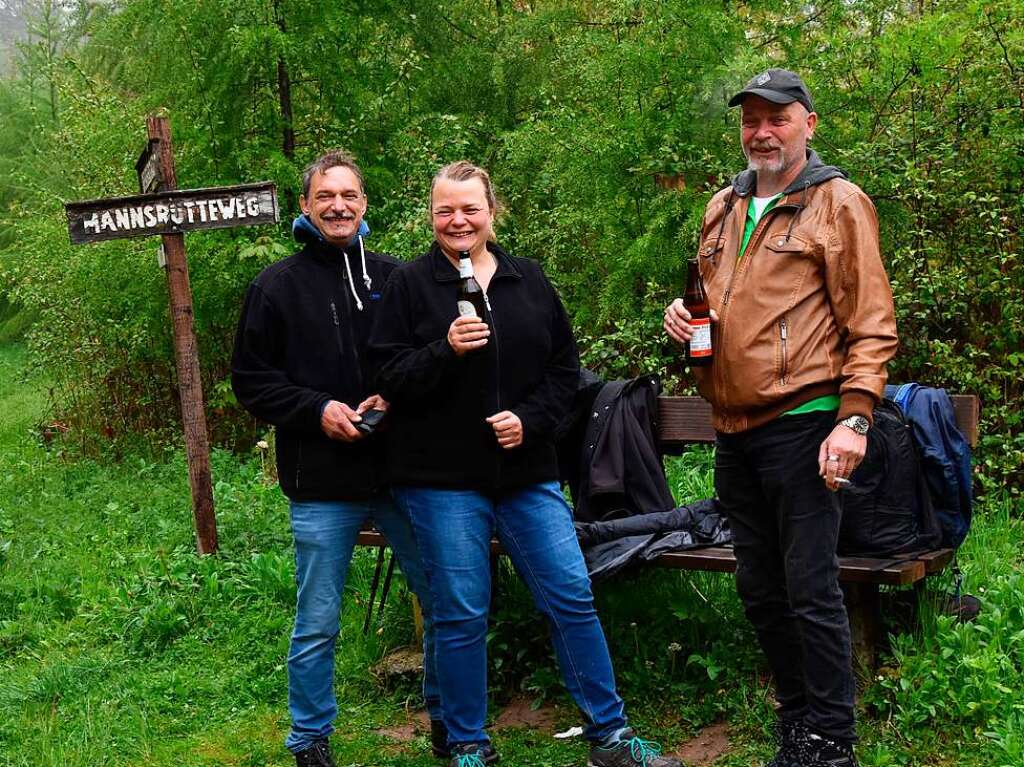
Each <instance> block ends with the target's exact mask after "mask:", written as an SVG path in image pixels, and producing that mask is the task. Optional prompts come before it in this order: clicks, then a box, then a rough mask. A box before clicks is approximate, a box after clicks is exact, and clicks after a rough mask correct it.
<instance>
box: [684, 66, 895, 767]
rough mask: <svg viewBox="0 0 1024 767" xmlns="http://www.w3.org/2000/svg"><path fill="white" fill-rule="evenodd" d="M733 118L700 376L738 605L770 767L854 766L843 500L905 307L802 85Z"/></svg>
mask: <svg viewBox="0 0 1024 767" xmlns="http://www.w3.org/2000/svg"><path fill="white" fill-rule="evenodd" d="M729 104H730V106H737V105H738V106H740V109H741V113H742V123H741V143H742V146H743V153H744V155H745V156H746V158H747V161H748V167H747V170H746V171H744V172H743V173H740V174H739V175H737V176H736V177H735V178H734V179H733V181H732V184H731V185H730V186H729V187H728V188H726V189H723V190H722V191H720V192H719V193H718V194H716V195H715V196H714V197H713V198H712V200H711V202H710V203H709V204H708V207H707V211H706V212H705V215H704V224H703V229H702V232H701V245H700V258H699V259H698V261H699V262H700V269H701V274H702V276H703V278H704V283H705V287H706V289H707V293H708V298H709V301H710V304H711V306H712V307H713V309H712V321H713V323H714V332H713V344H714V363H713V364H712V365H710V366H709V367H705V368H698V369H695V370H694V375H695V377H696V379H697V386H698V388H699V390H700V393H701V395H702V396H704V397H705V398H706V399H707V400H708V401H709V402H710V403H711V405H712V409H713V419H714V426H715V429H716V431H717V433H718V438H717V446H716V458H715V488H716V492H717V495H718V498H719V500H720V502H721V504H722V506H723V508H724V509H725V512H726V514H727V515H728V517H729V521H730V524H731V526H732V531H733V538H734V545H735V552H736V561H737V573H736V585H737V590H738V592H739V594H740V598H741V599H742V601H743V605H744V608H745V611H746V614H747V617H748V618H749V619H750V621H751V623H753V625H754V628H755V629H756V631H757V635H758V639H759V641H760V643H761V647H762V648H763V649H764V652H765V654H766V655H767V657H768V662H769V664H770V666H771V668H772V672H773V674H774V676H775V685H776V698H777V701H778V717H779V720H778V725H777V728H776V733H777V738H778V742H779V743H778V745H779V749H778V752H777V753H776V755H775V758H774V759H773V760H772V761H771V762H770V763H769V766H768V767H825V766H826V765H827V767H855V765H856V758H855V756H854V752H853V744H854V742H855V741H856V730H855V726H854V704H853V696H854V677H853V671H852V667H851V650H850V628H849V622H848V620H847V616H846V610H845V608H844V607H843V599H842V592H841V591H840V589H839V561H838V558H837V556H836V544H837V540H838V536H839V524H840V517H841V514H842V499H843V496H842V493H841V492H836V491H839V490H841V489H842V488H843V486H844V485H845V484H848V482H849V479H848V477H849V476H850V474H851V473H852V472H853V470H854V469H855V468H856V467H857V464H858V463H859V462H860V460H861V459H862V458H863V456H864V452H865V449H866V445H867V437H866V434H867V431H868V429H869V427H870V425H871V411H872V408H873V406H874V405H875V403H877V402H878V400H879V399H880V397H881V395H882V389H883V387H884V385H885V381H886V370H885V366H886V363H887V362H888V361H889V359H891V358H892V356H893V354H894V353H895V350H896V345H897V341H896V322H895V318H894V311H893V303H892V292H891V290H890V288H889V282H888V279H887V278H886V274H885V270H884V268H883V266H882V261H881V257H880V255H879V246H878V220H877V217H876V214H875V209H874V206H873V205H872V204H871V201H870V200H869V199H868V197H867V196H866V195H865V194H864V192H862V191H861V190H860V189H859V188H858V187H857V186H855V185H854V184H852V183H850V182H849V181H847V180H846V177H845V176H844V174H843V173H842V171H840V170H839V169H838V168H835V167H832V166H828V165H824V164H822V162H821V160H819V159H818V156H817V154H815V152H813V151H811V150H809V149H808V148H807V142H808V141H809V140H810V139H811V138H812V137H813V135H814V130H815V128H816V127H817V121H818V116H817V114H815V112H814V107H813V105H812V102H811V96H810V93H809V92H808V90H807V88H806V86H805V85H804V83H803V82H802V81H801V79H800V77H799V76H798V75H796V74H795V73H793V72H790V71H787V70H784V69H769V70H768V71H766V72H763V73H761V74H759V75H757V76H756V77H754V78H753V79H752V80H751V81H750V82H749V83H748V84H747V86H746V87H745V88H744V89H743V90H742V91H740V92H739V93H737V94H736V95H735V96H734V97H733V98H732V100H731V101H730V102H729ZM689 320H690V315H689V313H688V312H687V311H686V309H685V308H684V307H683V304H682V301H681V300H680V299H676V300H675V301H673V302H672V304H671V305H670V306H668V307H667V308H666V310H665V324H664V327H665V330H666V332H667V333H668V334H669V336H670V337H671V338H673V339H674V340H675V341H677V342H679V343H685V342H687V341H689V339H690V336H691V335H692V327H691V325H690V324H689Z"/></svg>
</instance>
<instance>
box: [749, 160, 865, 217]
mask: <svg viewBox="0 0 1024 767" xmlns="http://www.w3.org/2000/svg"><path fill="white" fill-rule="evenodd" d="M833 178H846V174H845V173H843V171H841V170H840V169H839V168H837V167H836V166H835V165H825V164H824V163H823V162H822V161H821V158H820V157H818V153H817V152H815V151H814V150H813V149H808V150H807V162H806V163H805V164H804V167H803V170H801V171H800V175H799V176H797V177H796V178H795V179H793V182H792V183H791V184H790V185H789V186H787V187H786V188H785V189H783V190H782V194H783V195H789V194H792V193H793V192H800V191H804V192H805V191H807V189H808V188H809V187H812V186H817V185H818V184H823V183H825V182H826V181H829V180H830V179H833ZM732 188H733V190H734V191H735V192H736V195H737V196H738V197H747V196H749V195H752V194H753V193H754V192H755V191H756V190H757V171H753V170H745V171H743V172H742V173H737V174H736V175H735V176H733V179H732ZM784 203H785V200H783V201H781V202H780V204H784ZM776 207H778V206H776Z"/></svg>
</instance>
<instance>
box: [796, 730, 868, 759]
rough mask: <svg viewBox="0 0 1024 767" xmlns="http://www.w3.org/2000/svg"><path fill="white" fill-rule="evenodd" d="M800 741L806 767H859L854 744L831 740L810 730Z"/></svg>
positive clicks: (801, 753)
mask: <svg viewBox="0 0 1024 767" xmlns="http://www.w3.org/2000/svg"><path fill="white" fill-rule="evenodd" d="M800 741H801V742H800V759H801V760H802V764H803V765H804V767H857V757H856V756H855V755H854V753H853V744H852V743H847V742H844V741H841V740H831V739H830V738H826V737H824V736H823V735H818V734H817V733H814V732H810V731H809V730H805V731H804V734H803V737H802V738H801V739H800Z"/></svg>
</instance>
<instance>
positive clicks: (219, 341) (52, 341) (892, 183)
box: [0, 0, 1024, 493]
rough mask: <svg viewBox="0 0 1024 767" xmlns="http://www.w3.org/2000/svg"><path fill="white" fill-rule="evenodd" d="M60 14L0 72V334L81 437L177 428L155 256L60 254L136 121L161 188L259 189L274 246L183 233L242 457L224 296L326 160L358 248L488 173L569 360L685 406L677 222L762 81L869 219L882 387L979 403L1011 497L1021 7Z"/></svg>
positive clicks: (366, 7) (346, 5)
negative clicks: (883, 286)
mask: <svg viewBox="0 0 1024 767" xmlns="http://www.w3.org/2000/svg"><path fill="white" fill-rule="evenodd" d="M40 7H41V8H42V5H41V6H40ZM75 7H76V9H77V10H76V11H75V13H73V14H72V15H70V16H69V15H67V13H66V12H65V13H64V14H63V15H61V14H60V13H58V14H56V15H53V14H52V13H51V14H50V15H49V16H45V14H44V15H43V16H40V18H39V19H37V23H36V26H35V27H33V29H35V33H34V34H35V35H36V37H37V38H38V39H39V40H44V39H45V40H49V41H52V44H51V45H49V47H45V46H44V48H45V50H44V48H39V47H38V46H37V47H35V48H33V47H32V46H31V45H28V46H26V47H24V48H23V49H22V51H21V53H20V54H19V56H18V58H17V60H16V70H15V76H14V77H12V78H10V79H8V80H5V81H2V82H0V149H2V151H0V158H2V159H0V295H2V296H4V300H6V301H8V302H13V303H14V304H15V305H17V306H18V307H20V313H19V314H18V315H17V317H19V318H21V319H20V320H19V322H18V323H15V326H14V327H13V328H12V329H11V330H7V331H5V330H3V329H0V332H6V333H7V334H8V335H14V334H15V333H18V332H21V331H22V330H23V328H24V324H25V323H26V322H27V321H29V320H34V324H33V328H32V331H31V344H32V348H33V351H34V353H35V355H36V359H37V360H38V362H39V364H41V365H42V366H44V367H45V368H46V369H47V370H49V371H50V372H51V375H52V377H53V379H54V384H55V387H54V409H55V413H54V414H55V416H57V417H59V418H60V419H61V420H63V421H67V422H69V423H71V424H72V425H73V429H74V431H75V432H76V433H77V434H79V435H80V436H79V442H80V444H81V446H82V447H86V448H88V447H89V446H91V445H96V444H97V441H96V437H97V436H98V437H100V438H101V441H102V442H103V443H110V442H112V443H114V445H115V447H116V448H117V449H118V450H121V449H124V446H125V445H126V444H127V443H129V442H131V441H132V437H131V435H134V434H142V435H144V436H145V437H146V438H147V439H149V440H150V441H151V442H155V443H157V444H161V443H163V442H165V441H166V440H167V439H176V438H177V437H176V434H177V429H176V427H175V420H176V418H177V407H176V403H175V401H174V398H173V396H172V394H171V392H172V390H173V382H174V374H173V370H172V368H171V364H170V360H171V354H170V338H169V323H168V320H167V316H166V301H165V297H164V287H163V285H162V282H163V280H162V275H161V274H160V273H159V270H158V269H157V268H156V267H155V265H154V263H153V262H154V248H155V246H154V245H153V244H152V243H149V242H138V241H135V242H125V241H121V242H116V243H109V244H105V245H97V246H90V247H84V248H72V247H71V246H69V245H68V244H67V238H66V233H65V231H64V222H63V217H62V213H61V209H60V203H61V202H62V201H64V200H67V199H72V198H78V199H81V198H93V197H99V196H101V195H113V194H120V193H125V192H128V191H130V190H131V189H132V186H133V178H132V166H133V163H134V159H135V157H136V156H137V153H138V151H139V147H140V146H141V143H142V135H143V134H142V117H143V115H144V114H146V113H147V112H150V111H152V110H154V109H157V108H164V109H166V110H167V112H168V113H169V114H170V115H171V118H172V122H173V127H174V134H175V152H176V157H177V167H178V180H179V183H180V184H181V185H182V186H209V185H213V184H218V183H232V182H239V181H253V180H257V179H260V178H268V179H270V180H273V181H275V182H276V183H277V184H278V188H279V189H280V190H281V201H282V208H283V214H284V219H285V221H284V222H283V224H282V226H281V227H280V228H277V229H263V230H260V231H256V230H236V231H235V232H233V233H223V232H221V233H214V234H202V235H199V234H197V235H190V236H189V237H188V248H189V255H190V263H191V278H192V286H193V292H194V295H195V297H196V310H195V317H196V325H197V332H198V335H199V348H200V350H201V358H202V366H203V374H204V378H205V380H206V382H207V392H208V396H209V399H210V402H211V408H212V411H213V412H212V415H211V418H210V422H211V427H212V429H213V431H214V438H215V440H216V441H217V442H218V443H219V444H223V445H228V446H232V447H235V448H244V447H246V446H247V445H249V444H251V443H252V441H253V440H254V439H255V437H256V434H255V431H254V429H253V424H252V423H251V421H250V420H249V419H248V418H247V417H246V416H245V415H244V413H243V412H242V411H241V410H240V408H238V407H237V404H235V403H234V402H233V401H232V399H231V398H230V396H228V392H227V389H226V375H227V358H228V354H229V350H230V344H231V335H232V331H233V327H234V323H235V320H236V316H237V312H238V309H239V304H240V300H241V295H242V292H243V290H244V289H245V286H246V284H247V283H248V281H249V280H250V279H251V278H252V276H253V275H254V274H255V273H256V272H257V271H258V270H259V269H260V268H261V267H263V266H265V265H266V264H268V263H270V262H271V261H273V260H276V259H278V258H280V257H281V256H282V255H283V254H284V253H286V252H288V251H290V250H291V249H292V247H293V245H292V243H291V242H290V239H289V238H288V236H287V221H288V220H289V219H290V217H291V216H292V215H293V214H294V213H295V212H296V210H297V195H296V190H297V178H298V173H299V171H300V169H301V167H302V164H303V163H304V162H305V161H306V160H308V159H309V158H311V157H313V156H314V155H315V154H317V153H318V152H319V151H321V150H323V149H325V148H327V147H329V146H334V145H339V144H340V145H344V146H345V147H346V148H348V149H350V150H351V151H353V152H354V153H355V154H356V156H357V157H358V158H359V159H360V160H361V162H362V164H363V166H364V169H365V171H366V178H367V186H368V192H369V195H370V211H369V215H368V219H369V222H370V224H371V227H372V228H373V232H374V233H373V235H372V237H371V243H372V245H373V246H374V247H377V248H379V249H381V250H385V251H390V252H394V253H397V254H399V255H400V256H402V257H405V258H409V257H412V256H413V255H414V254H416V253H418V252H420V251H422V249H423V248H424V247H425V246H426V245H427V243H428V242H429V231H428V229H427V226H426V215H425V214H426V196H427V190H428V186H429V180H430V177H431V175H432V174H433V172H434V171H435V170H436V169H437V167H438V166H439V165H441V164H442V163H445V162H448V161H451V160H454V159H458V158H469V159H472V160H475V161H478V162H481V163H483V164H484V165H486V166H488V167H489V168H490V169H491V171H492V175H493V177H494V178H495V180H496V183H497V185H498V189H499V192H500V194H501V196H502V198H503V200H504V203H505V204H506V207H507V210H506V212H505V214H504V216H503V219H502V221H501V222H500V225H499V237H500V238H501V239H502V241H504V242H505V243H506V244H507V245H508V246H509V247H510V248H511V249H512V250H513V251H514V252H517V253H522V254H524V255H529V256H533V257H535V258H538V259H540V260H541V261H542V262H543V263H544V265H545V268H546V270H547V272H548V273H549V274H550V275H551V277H552V278H553V280H554V281H555V283H556V285H557V286H558V287H559V289H560V291H561V293H562V295H563V298H564V300H565V302H566V304H567V306H568V307H569V309H570V312H571V314H572V316H573V318H574V322H575V324H576V327H577V329H578V331H579V335H580V340H581V349H582V352H583V356H584V360H585V362H586V363H587V364H588V365H590V366H592V367H594V368H595V369H596V370H597V371H598V372H600V373H602V374H604V375H607V376H633V375H637V374H640V373H645V372H656V373H659V374H660V375H661V376H662V377H663V380H664V381H665V382H666V384H667V386H668V387H669V388H670V389H677V390H682V389H684V388H685V387H687V386H688V384H689V378H688V375H687V373H686V371H685V370H683V369H682V367H681V365H680V361H679V355H678V353H677V351H676V350H675V349H673V348H671V347H670V346H669V345H668V344H667V342H666V341H665V338H664V336H663V334H662V332H661V330H660V318H661V309H662V307H663V305H664V304H665V302H666V301H667V300H669V299H670V298H671V297H672V296H674V295H677V294H678V293H679V288H680V285H681V283H682V277H683V262H684V257H685V255H686V254H687V253H692V252H693V250H694V247H695V244H696V237H697V232H698V230H699V226H700V219H701V213H702V211H703V207H704V204H705V202H706V201H707V199H708V197H709V195H710V194H711V193H712V192H713V191H714V190H715V189H717V188H719V187H721V186H722V185H723V184H724V183H725V182H726V180H727V179H728V177H729V175H730V174H731V173H733V172H735V171H736V170H738V169H739V167H740V166H741V164H742V157H741V155H740V152H739V148H738V135H737V134H738V131H737V129H736V124H735V117H734V116H733V115H732V114H731V113H730V112H729V111H728V110H727V108H726V107H725V101H726V99H727V97H728V95H729V94H730V93H731V92H732V91H733V90H734V89H735V88H736V86H737V85H738V84H740V83H741V82H743V81H744V80H745V79H746V77H748V76H749V74H750V73H751V72H753V71H756V70H757V69H760V68H762V67H764V66H769V65H786V66H790V67H792V68H796V69H799V70H801V71H802V72H803V73H804V74H805V75H806V78H807V80H808V83H809V85H810V87H811V89H812V91H813V92H814V93H815V95H816V99H817V107H818V111H819V113H820V114H821V123H820V126H819V130H818V135H817V136H816V144H817V148H818V149H819V151H820V152H821V154H822V155H823V156H824V157H825V159H826V160H827V161H829V162H834V163H837V164H839V165H841V166H842V167H844V168H845V169H846V170H847V171H848V172H849V174H850V176H851V178H852V179H853V180H854V181H856V182H857V183H858V184H860V185H861V186H862V187H863V188H864V189H865V190H866V191H867V192H868V193H869V194H870V195H871V196H872V198H873V199H874V201H875V203H876V206H877V208H878V211H879V215H880V221H881V232H882V239H883V245H884V247H883V252H884V254H885V257H886V260H887V266H888V269H889V273H890V276H891V281H892V285H893V291H894V294H895V296H896V303H897V311H898V315H899V316H898V319H899V327H900V335H901V339H902V348H901V351H900V354H899V356H898V357H897V359H896V361H895V362H894V363H893V365H892V378H893V380H911V379H913V380H920V381H922V382H925V383H928V384H932V385H940V386H945V387H947V388H949V389H950V390H953V391H973V392H977V393H978V394H979V395H980V396H981V397H982V419H983V428H982V433H983V435H984V437H983V439H982V442H981V446H980V453H981V459H980V461H979V465H980V466H981V467H982V471H981V472H980V474H979V480H980V482H981V485H982V489H983V491H984V492H991V491H994V490H997V489H999V488H1001V487H1004V486H1008V487H1009V488H1010V490H1011V492H1018V493H1019V482H1020V478H1021V471H1022V466H1024V425H1022V421H1021V418H1022V416H1021V408H1020V406H1019V405H1020V401H1021V383H1020V382H1021V380H1022V376H1021V365H1022V360H1024V358H1022V357H1021V351H1020V350H1021V348H1022V341H1024V299H1022V298H1021V297H1022V296H1024V265H1022V263H1021V228H1022V221H1024V208H1022V205H1021V199H1022V188H1021V181H1020V179H1021V178H1024V173H1022V171H1024V167H1022V160H1021V157H1022V156H1024V151H1022V149H1024V117H1022V115H1024V110H1022V107H1021V104H1022V103H1024V64H1021V61H1022V60H1024V36H1022V33H1021V30H1022V29H1024V24H1022V23H1021V22H1022V17H1021V9H1020V5H1019V3H1014V2H1010V0H999V1H998V2H994V3H993V2H981V0H971V1H970V2H967V3H962V2H953V0H933V1H932V2H929V3H917V4H907V3H904V2H897V1H896V0H863V1H858V2H850V3H825V4H820V5H814V6H808V5H807V4H806V3H798V2H794V1H793V0H784V2H781V3H780V2H773V3H762V2H750V3H743V4H738V5H736V4H729V3H726V4H724V5H723V4H721V3H710V2H706V0H672V2H648V1H647V0H612V2H607V3H602V4H591V3H579V2H569V1H568V0H543V2H533V3H507V2H502V3H490V2H483V1H482V0H458V1H457V2H452V3H447V2H446V3H437V2H433V0H431V2H427V3H415V4H410V3H408V2H405V0H387V1H386V2H381V3H374V4H365V3H351V2H343V3H340V4H339V3H336V4H326V5H325V4H323V3H313V2H310V1H309V0H274V2H270V1H269V0H244V2H239V3H231V4H224V3H219V2H212V1H210V0H176V1H175V2H170V3H168V2H163V0H159V1H158V0H122V2H119V3H117V4H115V5H113V6H111V7H109V8H107V7H105V6H94V5H93V4H82V5H81V6H75ZM44 16H45V18H44ZM47 30H48V31H47ZM30 42H31V41H30ZM285 84H287V88H286V87H284V86H285Z"/></svg>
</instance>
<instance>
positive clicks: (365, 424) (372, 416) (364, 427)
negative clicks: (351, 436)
mask: <svg viewBox="0 0 1024 767" xmlns="http://www.w3.org/2000/svg"><path fill="white" fill-rule="evenodd" d="M384 415H385V413H384V411H383V410H377V409H376V408H373V409H372V410H367V411H366V412H365V413H362V419H363V420H362V421H360V422H359V423H357V424H356V425H355V426H356V429H358V430H359V431H360V432H362V433H363V434H366V435H370V434H373V432H374V430H375V429H376V428H377V426H378V425H379V424H380V422H381V421H382V420H383V419H384Z"/></svg>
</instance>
